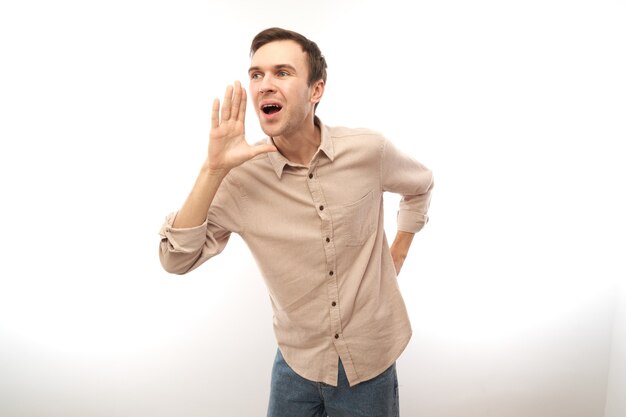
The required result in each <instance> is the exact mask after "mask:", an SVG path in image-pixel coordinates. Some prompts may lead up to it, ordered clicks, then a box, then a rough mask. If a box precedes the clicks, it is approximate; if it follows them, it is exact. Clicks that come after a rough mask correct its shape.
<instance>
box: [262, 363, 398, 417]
mask: <svg viewBox="0 0 626 417" xmlns="http://www.w3.org/2000/svg"><path fill="white" fill-rule="evenodd" d="M399 415H400V411H399V404H398V378H397V375H396V365H395V364H393V365H391V366H390V367H389V368H388V369H387V370H386V371H384V372H383V373H382V374H380V375H378V376H377V377H375V378H373V379H370V380H369V381H364V382H361V383H360V384H357V385H355V386H353V387H350V386H349V385H348V379H347V378H346V373H345V371H344V369H343V365H342V364H341V361H339V380H338V385H337V386H336V387H333V386H331V385H328V384H325V383H323V382H313V381H309V380H308V379H305V378H302V377H301V376H300V375H298V374H296V373H295V372H294V371H293V370H292V369H291V368H290V367H289V365H287V363H286V362H285V359H284V358H283V355H282V354H281V353H280V350H279V351H278V353H277V354H276V360H275V361H274V367H273V368H272V384H271V392H270V402H269V407H268V411H267V417H327V416H328V417H399Z"/></svg>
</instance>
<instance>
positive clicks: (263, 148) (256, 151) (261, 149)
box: [252, 144, 278, 156]
mask: <svg viewBox="0 0 626 417" xmlns="http://www.w3.org/2000/svg"><path fill="white" fill-rule="evenodd" d="M277 151H278V149H276V146H274V145H269V144H264V145H256V146H253V147H252V153H253V155H254V156H257V155H260V154H262V153H268V152H277Z"/></svg>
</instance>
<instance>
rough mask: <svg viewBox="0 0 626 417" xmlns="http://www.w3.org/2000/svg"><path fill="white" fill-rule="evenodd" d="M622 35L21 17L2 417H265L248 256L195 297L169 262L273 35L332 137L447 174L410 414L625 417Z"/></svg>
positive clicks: (415, 313) (262, 339)
mask: <svg viewBox="0 0 626 417" xmlns="http://www.w3.org/2000/svg"><path fill="white" fill-rule="evenodd" d="M624 22H626V5H625V4H624V2H623V1H618V0H596V1H591V0H580V1H571V0H570V1H558V0H542V1H538V0H527V1H488V0H478V1H471V2H470V1H459V0H457V1H453V0H443V1H436V2H435V1H417V2H404V1H399V0H390V1H385V2H381V1H356V0H354V1H326V0H323V1H322V0H319V1H315V2H300V3H298V2H294V1H267V2H258V1H230V2H219V3H218V2H207V1H203V2H201V1H185V0H182V1H178V2H164V1H150V2H148V1H141V0H124V1H119V0H118V1H115V0H113V1H107V2H105V1H68V0H60V1H56V2H44V1H20V2H17V1H13V2H3V3H2V4H1V5H0V62H1V64H0V139H1V142H0V143H1V145H0V184H1V193H2V203H1V205H0V219H1V220H2V234H1V235H2V239H1V240H0V257H1V258H0V259H1V266H0V415H2V416H3V417H40V416H41V417H54V416H62V417H73V416H81V417H100V416H102V417H105V416H106V417H111V416H116V417H117V416H119V417H144V416H145V417H174V416H176V417H179V416H185V417H195V416H218V415H219V416H221V417H228V416H232V417H241V416H250V417H254V416H264V415H265V407H266V404H267V395H268V392H269V373H270V368H271V362H272V360H273V357H274V354H275V349H276V346H275V342H274V337H273V333H272V326H271V309H270V304H269V300H268V296H267V292H266V290H265V287H264V284H263V282H262V279H261V278H260V276H259V274H258V272H257V269H256V265H255V264H254V262H253V260H252V258H251V256H250V255H249V253H248V251H247V248H246V247H245V245H244V244H243V243H242V242H241V240H240V239H239V238H238V237H236V236H235V237H233V239H232V240H231V242H230V243H229V246H228V247H227V249H226V251H225V252H224V253H223V254H222V255H220V256H219V257H218V258H215V259H213V260H211V261H210V262H208V263H207V264H205V265H203V266H202V267H201V268H199V269H198V270H196V271H194V272H193V273H190V274H189V275H186V276H183V277H178V276H173V275H169V274H167V273H165V272H164V271H163V270H162V269H161V267H160V265H159V262H158V256H157V247H158V240H159V236H158V229H159V227H160V225H161V223H162V221H163V220H164V217H165V215H166V214H167V213H169V212H170V211H173V210H176V209H177V208H178V207H179V206H180V205H181V204H182V202H183V200H184V198H185V197H186V196H187V193H188V192H189V190H190V188H191V185H192V183H193V181H194V180H195V176H196V174H197V171H198V168H199V166H200V163H201V162H202V160H203V158H204V155H205V152H206V146H207V138H208V131H209V110H210V104H211V100H212V99H213V98H214V97H218V96H219V97H221V96H222V95H223V91H224V88H225V86H226V85H227V84H228V83H232V82H233V81H234V80H236V79H238V80H242V81H243V82H244V84H247V82H246V71H247V68H248V65H249V58H248V48H249V43H250V41H251V39H252V38H253V37H254V35H255V34H256V33H257V32H259V31H260V30H262V29H264V28H266V27H270V26H275V25H276V26H283V27H286V28H289V29H293V30H296V31H298V32H301V33H303V34H304V35H306V36H308V37H310V38H311V39H313V40H314V41H316V42H317V43H318V45H319V46H320V47H321V49H322V51H323V53H324V54H325V56H326V58H327V61H328V64H329V68H328V72H329V78H328V83H327V89H326V93H325V96H324V98H323V100H322V102H321V104H320V106H319V108H318V115H319V116H320V117H321V118H322V120H323V121H324V122H325V123H326V124H329V125H344V126H352V127H358V126H363V127H369V128H373V129H376V130H379V131H381V132H383V133H384V134H385V135H386V136H387V137H388V138H389V139H391V140H392V141H393V142H394V143H396V144H397V146H398V147H400V148H401V149H403V150H404V151H405V152H407V153H409V154H411V155H413V156H414V157H415V158H417V159H418V160H420V161H421V162H423V163H424V164H426V165H427V166H429V167H430V168H432V169H433V171H434V173H435V181H436V188H435V190H434V193H433V200H432V205H431V211H430V217H431V222H430V223H429V224H428V225H427V226H426V227H425V229H424V230H423V231H422V232H420V234H419V235H418V236H416V238H415V241H414V242H415V243H414V244H413V246H412V248H411V253H410V256H409V259H408V260H407V262H406V263H405V266H404V269H403V271H402V273H401V275H400V277H399V280H400V285H401V288H402V291H403V294H404V296H405V300H406V303H407V305H408V307H409V313H410V316H411V320H412V323H413V329H414V336H413V339H412V341H411V343H410V344H409V347H408V348H407V350H406V351H405V353H404V354H403V356H402V357H401V358H400V360H399V364H398V366H399V368H398V369H399V371H398V372H399V378H400V390H401V391H400V396H401V407H402V408H401V410H402V415H403V416H405V417H412V416H428V417H453V416H454V417H456V416H463V417H479V416H480V417H485V416H498V417H527V416H533V417H561V416H563V417H565V416H567V417H624V416H626V400H625V399H624V395H623V392H624V386H626V306H625V304H626V294H625V290H624V280H625V277H626V268H625V265H624V262H625V261H624V258H625V257H624V252H625V250H624V249H625V248H626V244H625V240H626V239H625V236H626V221H625V220H624V216H625V213H626V204H625V202H624V194H625V193H624V180H625V179H626V170H625V168H624V161H623V160H624V155H625V154H624V151H622V150H620V145H623V142H624V139H626V123H625V116H626V81H625V77H624V74H626V24H625V23H624ZM247 125H248V138H249V140H250V141H254V140H257V139H259V138H260V137H261V133H260V131H259V130H258V127H257V124H256V118H255V116H254V114H253V113H252V112H249V117H248V120H247ZM396 204H397V199H396V196H393V195H390V196H388V199H387V200H386V207H387V220H386V228H387V229H388V230H387V232H388V233H389V234H390V235H393V234H394V228H395V224H394V220H395V219H394V217H395V215H394V213H395V210H396ZM277 256H280V254H277Z"/></svg>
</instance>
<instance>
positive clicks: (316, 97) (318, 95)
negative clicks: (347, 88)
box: [311, 80, 324, 103]
mask: <svg viewBox="0 0 626 417" xmlns="http://www.w3.org/2000/svg"><path fill="white" fill-rule="evenodd" d="M323 95H324V80H317V81H315V83H314V84H313V86H312V87H311V103H319V102H320V100H321V99H322V96H323Z"/></svg>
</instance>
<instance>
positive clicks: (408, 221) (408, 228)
mask: <svg viewBox="0 0 626 417" xmlns="http://www.w3.org/2000/svg"><path fill="white" fill-rule="evenodd" d="M426 223H428V216H427V215H425V214H422V213H418V212H417V211H408V210H400V211H398V230H399V231H401V232H408V233H417V232H419V231H420V230H422V227H424V225H425V224H426Z"/></svg>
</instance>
